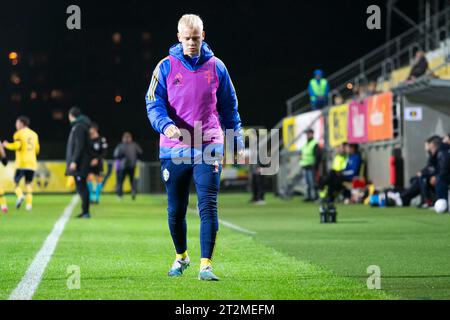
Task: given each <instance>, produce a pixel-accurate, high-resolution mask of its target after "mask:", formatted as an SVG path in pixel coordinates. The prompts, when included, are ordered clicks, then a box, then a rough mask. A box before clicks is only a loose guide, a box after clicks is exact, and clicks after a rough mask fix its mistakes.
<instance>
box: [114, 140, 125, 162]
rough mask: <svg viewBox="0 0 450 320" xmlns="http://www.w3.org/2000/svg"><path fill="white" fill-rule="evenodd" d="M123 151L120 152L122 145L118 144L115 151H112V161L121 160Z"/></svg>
mask: <svg viewBox="0 0 450 320" xmlns="http://www.w3.org/2000/svg"><path fill="white" fill-rule="evenodd" d="M123 156H124V155H123V151H122V144H121V143H120V144H119V145H118V146H117V147H116V148H115V149H114V154H113V157H114V159H116V160H117V159H122V158H123Z"/></svg>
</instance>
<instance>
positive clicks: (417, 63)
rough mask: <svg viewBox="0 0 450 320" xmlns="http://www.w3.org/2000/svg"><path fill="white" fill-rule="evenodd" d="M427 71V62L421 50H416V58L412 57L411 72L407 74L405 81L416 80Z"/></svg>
mask: <svg viewBox="0 0 450 320" xmlns="http://www.w3.org/2000/svg"><path fill="white" fill-rule="evenodd" d="M427 71H428V61H427V58H426V57H425V52H424V51H423V50H418V51H417V52H416V56H415V57H414V60H413V63H412V66H411V72H410V73H409V76H408V79H407V80H416V79H417V78H419V77H421V76H423V75H424V74H426V73H427Z"/></svg>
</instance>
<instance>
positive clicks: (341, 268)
mask: <svg viewBox="0 0 450 320" xmlns="http://www.w3.org/2000/svg"><path fill="white" fill-rule="evenodd" d="M247 200H248V195H243V194H221V195H220V209H219V215H220V218H221V219H223V220H225V221H227V222H230V223H232V224H235V225H237V226H239V227H242V228H246V229H248V230H251V231H253V232H256V234H255V235H254V236H250V235H248V234H245V233H242V232H238V231H236V230H232V229H230V228H227V227H224V226H223V225H221V226H220V231H219V236H218V245H217V247H216V250H215V256H214V270H215V273H216V274H217V275H218V276H219V277H220V278H221V281H219V282H214V283H210V282H201V281H199V280H197V273H198V267H199V259H200V256H199V254H200V253H199V252H200V248H199V237H198V235H199V218H198V216H196V214H195V213H192V212H193V211H194V210H190V213H188V245H189V254H190V257H191V261H192V264H191V267H190V268H189V269H188V270H187V271H186V273H185V274H184V275H183V277H181V278H176V279H171V278H168V277H167V275H166V274H167V271H168V269H169V267H170V265H171V263H172V262H173V258H174V250H173V245H172V242H171V238H170V235H169V232H168V227H167V217H166V215H167V214H166V208H165V207H166V203H165V201H166V200H165V196H163V195H141V196H140V197H139V198H138V199H137V201H136V202H133V201H131V199H129V198H126V199H125V200H124V201H123V202H119V201H117V200H116V198H115V197H114V196H109V195H107V196H104V197H103V199H102V203H101V204H100V205H98V206H93V207H92V210H91V211H92V215H93V218H92V219H90V220H78V219H76V218H74V215H75V213H77V212H78V210H75V212H74V214H73V215H72V218H71V219H70V220H69V222H68V224H67V225H66V228H65V230H64V232H63V234H62V236H61V238H60V239H59V242H58V246H57V247H56V250H55V253H54V255H53V257H52V259H51V260H50V263H49V265H48V266H47V269H46V271H45V273H44V277H43V279H42V282H41V283H40V285H39V287H38V289H37V291H36V293H35V295H34V299H398V298H412V299H439V298H447V299H448V298H450V285H449V284H450V275H448V271H447V270H449V266H450V255H449V254H448V252H450V250H449V249H450V248H449V246H450V241H449V240H450V235H449V232H448V231H449V228H450V215H448V214H447V215H442V216H438V215H436V214H434V213H433V212H430V211H426V210H425V211H422V210H418V209H397V208H394V209H371V208H368V207H363V206H342V207H339V214H338V219H339V222H338V224H336V225H321V224H319V222H318V213H317V211H318V209H317V205H312V204H307V205H305V204H303V203H302V202H301V201H300V200H299V199H293V200H290V201H283V200H280V199H277V198H274V197H273V196H269V197H268V198H267V205H265V206H254V205H251V204H248V203H247ZM69 201H70V196H36V197H35V205H34V210H33V212H32V213H29V212H26V211H19V212H16V211H15V210H11V212H10V214H8V215H6V216H2V217H1V218H0V243H1V246H0V257H1V260H0V271H1V273H0V298H1V299H6V298H7V297H8V295H9V293H10V292H11V291H12V290H13V289H14V287H15V286H16V285H17V283H18V282H19V281H20V279H21V277H22V276H23V274H24V273H25V271H26V269H27V267H28V265H29V263H30V262H31V261H32V259H33V258H34V256H35V254H36V252H37V251H38V250H39V248H40V247H41V246H42V243H43V242H44V240H45V238H46V237H47V235H48V233H50V230H51V229H52V227H53V224H54V222H55V221H56V220H57V218H58V217H59V216H60V215H61V213H62V211H63V210H64V207H65V206H67V204H68V203H69ZM195 203H196V198H195V196H194V195H192V196H191V207H192V208H194V207H195ZM77 209H78V208H77ZM71 265H76V266H79V268H80V280H81V282H80V284H81V288H80V289H69V288H68V286H67V280H68V278H69V277H70V275H69V274H68V273H67V268H68V267H69V266H71ZM369 265H378V266H379V267H380V269H381V277H382V280H381V286H382V290H369V289H367V285H366V279H367V277H368V276H369V274H367V267H368V266H369Z"/></svg>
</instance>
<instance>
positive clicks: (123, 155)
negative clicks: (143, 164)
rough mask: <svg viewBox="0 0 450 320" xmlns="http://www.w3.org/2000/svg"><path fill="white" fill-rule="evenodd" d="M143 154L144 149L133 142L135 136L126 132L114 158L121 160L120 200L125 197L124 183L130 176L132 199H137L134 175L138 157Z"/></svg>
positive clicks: (118, 180)
mask: <svg viewBox="0 0 450 320" xmlns="http://www.w3.org/2000/svg"><path fill="white" fill-rule="evenodd" d="M141 154H142V149H141V147H140V146H139V144H137V143H136V142H134V141H133V136H132V135H131V133H129V132H125V133H124V134H123V137H122V143H120V144H119V145H118V146H117V147H116V149H115V150H114V158H115V159H117V160H120V168H119V170H117V172H118V176H117V185H116V193H117V196H118V197H119V198H122V196H123V182H124V181H125V178H126V177H127V176H128V179H129V180H130V184H131V198H132V199H133V200H134V199H136V193H137V188H136V182H135V180H134V175H135V171H136V163H137V160H138V157H139V156H140V155H141Z"/></svg>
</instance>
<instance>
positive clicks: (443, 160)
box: [436, 150, 450, 177]
mask: <svg viewBox="0 0 450 320" xmlns="http://www.w3.org/2000/svg"><path fill="white" fill-rule="evenodd" d="M449 166H450V154H449V153H448V151H447V150H440V151H439V153H438V168H439V171H438V172H436V175H438V176H442V177H444V176H448V174H449V169H450V168H449Z"/></svg>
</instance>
